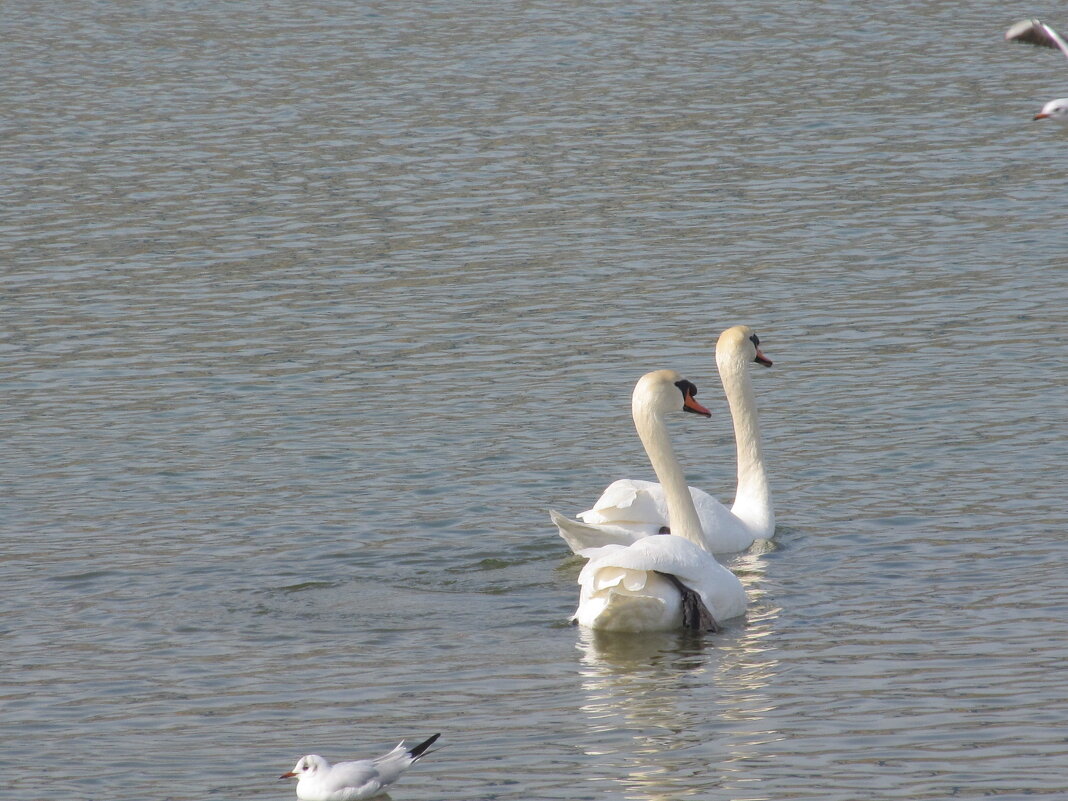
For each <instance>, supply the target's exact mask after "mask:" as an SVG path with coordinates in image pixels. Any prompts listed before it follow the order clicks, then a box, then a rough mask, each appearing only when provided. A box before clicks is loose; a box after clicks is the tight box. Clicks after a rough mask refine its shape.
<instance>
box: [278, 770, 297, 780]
mask: <svg viewBox="0 0 1068 801" xmlns="http://www.w3.org/2000/svg"><path fill="white" fill-rule="evenodd" d="M296 775H297V774H295V773H294V772H293V771H289V773H283V774H282V775H281V776H279V777H278V778H279V779H292V778H293V777H294V776H296Z"/></svg>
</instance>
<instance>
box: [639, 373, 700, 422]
mask: <svg viewBox="0 0 1068 801" xmlns="http://www.w3.org/2000/svg"><path fill="white" fill-rule="evenodd" d="M696 396H697V387H696V386H694V385H693V383H692V382H690V381H687V380H686V379H685V378H683V377H682V376H681V375H679V374H678V373H676V372H675V371H674V370H654V371H653V372H651V373H646V374H645V375H643V376H642V377H641V378H639V379H638V383H637V384H636V385H635V387H634V394H633V396H632V398H631V405H632V407H633V410H634V413H635V414H637V413H638V412H639V411H644V412H652V413H653V414H655V415H657V416H663V415H666V414H671V413H672V412H693V413H694V414H702V415H704V416H705V417H711V416H712V412H710V411H708V409H706V408H705V407H704V406H702V405H701V404H700V403H698V402H697V401H696V400H695V398H696Z"/></svg>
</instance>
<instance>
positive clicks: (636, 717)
mask: <svg viewBox="0 0 1068 801" xmlns="http://www.w3.org/2000/svg"><path fill="white" fill-rule="evenodd" d="M768 549H769V548H768V546H766V545H764V544H761V545H757V546H754V548H753V549H752V550H751V551H749V552H747V553H745V554H740V555H738V556H736V557H734V559H733V560H732V563H731V567H732V569H734V570H736V571H737V572H738V573H739V575H741V576H742V577H743V581H744V582H745V584H746V590H747V592H748V593H749V595H750V611H749V613H748V614H747V616H746V618H745V619H744V620H737V621H732V622H731V623H729V624H728V625H726V626H725V627H724V629H723V630H722V631H721V632H719V633H717V634H710V635H699V634H693V633H691V632H681V631H679V632H652V633H646V634H637V635H636V634H624V633H618V632H602V631H591V630H589V629H580V630H579V636H578V640H577V644H576V647H577V648H578V649H579V651H580V652H581V654H582V656H581V664H582V670H581V681H582V690H583V692H584V693H585V695H586V701H585V703H584V704H583V705H582V707H581V709H582V712H583V713H584V715H585V716H586V719H587V726H588V731H589V734H590V740H591V741H597V742H601V741H602V740H603V734H604V733H605V732H623V733H625V739H623V740H621V741H619V742H618V744H617V746H616V748H615V749H614V751H613V752H611V753H610V754H605V753H601V752H598V753H596V754H594V753H590V752H588V753H590V755H591V756H597V757H598V758H599V759H602V760H604V759H605V758H606V757H607V758H608V761H609V762H610V763H611V764H612V765H613V768H614V772H613V780H614V781H615V782H618V784H620V785H621V787H622V788H623V790H624V792H625V795H626V797H627V798H634V799H643V800H644V801H668V799H672V798H683V797H701V796H702V794H707V792H708V791H709V789H710V788H714V787H722V786H724V785H725V784H726V783H728V782H729V783H731V784H732V785H734V784H744V783H745V772H744V770H739V768H738V764H739V763H744V761H745V760H746V759H748V758H751V757H753V756H754V755H755V754H756V753H757V750H756V746H762V745H765V744H766V743H768V742H771V741H773V740H775V739H777V737H776V734H775V733H774V732H770V731H768V730H767V727H766V726H763V725H762V722H763V713H764V712H766V711H768V709H769V705H770V704H771V703H772V700H771V698H770V697H769V696H768V695H767V694H766V693H765V688H766V687H767V686H768V685H769V684H770V683H772V682H773V681H774V679H775V677H776V662H775V659H774V657H773V655H772V654H771V652H770V648H769V646H768V638H769V636H770V635H772V634H773V633H774V628H775V623H776V620H777V617H778V610H777V609H775V608H774V607H769V606H768V605H767V604H766V603H764V598H763V596H762V594H761V591H760V589H759V584H760V574H761V570H762V567H763V561H762V553H764V552H766V551H767V550H768ZM716 764H719V765H720V766H721V767H720V771H719V775H715V768H714V766H715V765H716Z"/></svg>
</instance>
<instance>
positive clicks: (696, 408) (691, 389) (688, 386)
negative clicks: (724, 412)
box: [675, 378, 712, 417]
mask: <svg viewBox="0 0 1068 801" xmlns="http://www.w3.org/2000/svg"><path fill="white" fill-rule="evenodd" d="M675 386H677V387H678V388H679V392H681V393H682V410H683V411H684V412H693V413H694V414H703V415H704V416H705V417H711V416H712V412H710V411H708V409H706V408H705V407H704V406H702V405H701V404H700V403H698V402H697V401H696V400H694V396H695V395H696V394H697V387H696V386H695V385H694V384H693V382H692V381H687V380H686V379H685V378H684V379H682V380H681V381H676V382H675Z"/></svg>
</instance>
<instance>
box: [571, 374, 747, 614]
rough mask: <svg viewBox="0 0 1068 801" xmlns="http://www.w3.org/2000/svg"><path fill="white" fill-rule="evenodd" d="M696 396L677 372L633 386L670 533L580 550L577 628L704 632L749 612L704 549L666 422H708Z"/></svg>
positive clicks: (737, 585)
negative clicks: (678, 418) (693, 416)
mask: <svg viewBox="0 0 1068 801" xmlns="http://www.w3.org/2000/svg"><path fill="white" fill-rule="evenodd" d="M696 391H697V389H696V387H694V385H693V384H691V383H690V382H689V381H687V380H686V379H684V378H683V377H682V376H680V375H679V374H678V373H676V372H675V371H674V370H657V371H656V372H653V373H647V374H646V375H644V376H642V377H641V379H640V380H639V381H638V383H637V385H636V386H635V387H634V394H633V396H632V401H631V412H632V415H633V417H634V427H635V428H636V429H637V430H638V436H639V437H641V440H642V444H643V445H644V446H645V450H646V453H648V454H649V461H650V462H652V465H653V470H654V471H655V472H656V475H657V478H659V479H660V484H661V486H662V487H663V492H664V498H665V502H666V504H667V512H668V515H667V520H668V525H669V526H670V528H671V531H672V533H671V534H664V535H660V536H651V537H645V538H643V539H639V540H638V541H636V542H634V543H633V544H630V545H618V544H609V545H605V546H603V547H597V548H584V549H582V550H580V551H579V553H580V554H581V555H582V556H585V557H586V558H587V559H589V561H588V562H587V563H586V566H585V567H584V568H583V569H582V572H581V573H580V574H579V585H580V587H581V590H580V593H579V606H578V609H577V610H576V611H575V614H574V616H573V618H572V619H573V620H574V621H576V622H577V623H579V624H580V625H583V626H588V627H590V628H594V629H601V630H607V631H629V632H638V631H664V630H669V629H675V628H678V627H680V626H687V627H689V628H701V629H706V628H714V627H715V626H716V621H722V620H726V619H728V618H732V617H737V616H738V615H740V614H742V613H743V612H745V608H746V602H747V599H746V595H745V589H744V588H743V587H742V583H741V581H739V580H738V577H737V576H735V575H734V574H733V573H732V572H731V571H730V570H728V569H727V568H725V567H724V566H723V565H721V564H720V563H719V562H717V561H716V559H715V557H714V556H712V554H711V553H709V552H708V551H707V550H705V548H704V547H703V543H704V536H703V534H702V532H701V523H700V520H699V519H698V516H697V509H696V508H695V507H694V504H693V500H692V498H691V496H690V491H689V489H688V488H687V486H686V477H685V476H684V475H683V472H682V468H681V467H680V466H679V461H678V459H677V458H676V457H675V453H674V450H673V449H672V447H671V441H670V440H669V439H668V434H667V426H666V424H665V422H664V416H665V415H667V414H670V413H672V412H676V411H691V412H696V413H698V414H703V415H705V416H706V417H711V412H709V411H708V409H706V408H704V407H703V406H701V404H699V403H698V402H697V401H695V400H694V394H695V393H696ZM680 392H681V398H680ZM680 401H681V403H680ZM551 514H553V515H554V518H553V519H554V520H555V519H556V517H557V515H556V514H555V513H551Z"/></svg>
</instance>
